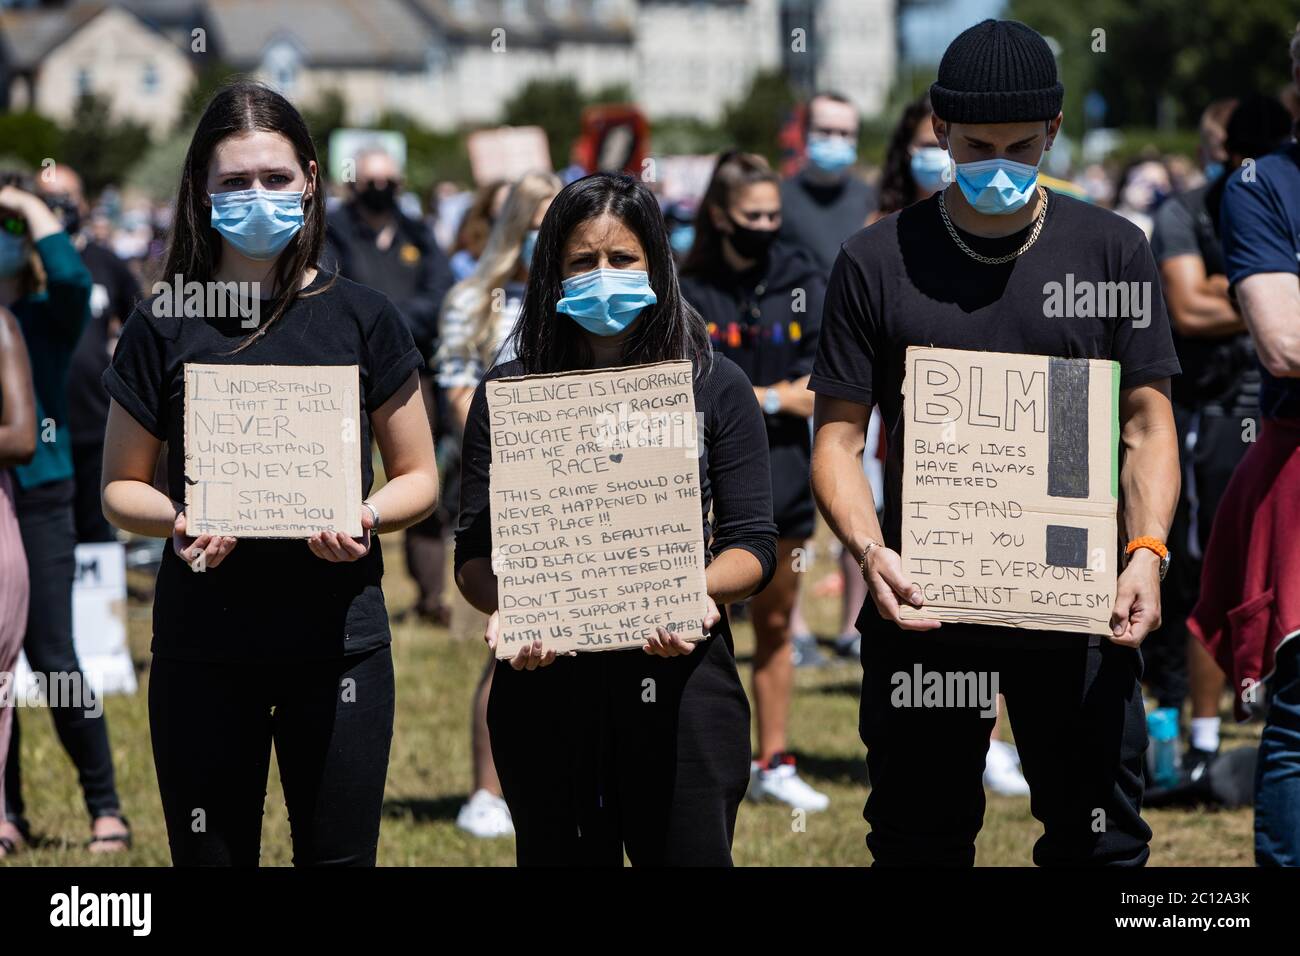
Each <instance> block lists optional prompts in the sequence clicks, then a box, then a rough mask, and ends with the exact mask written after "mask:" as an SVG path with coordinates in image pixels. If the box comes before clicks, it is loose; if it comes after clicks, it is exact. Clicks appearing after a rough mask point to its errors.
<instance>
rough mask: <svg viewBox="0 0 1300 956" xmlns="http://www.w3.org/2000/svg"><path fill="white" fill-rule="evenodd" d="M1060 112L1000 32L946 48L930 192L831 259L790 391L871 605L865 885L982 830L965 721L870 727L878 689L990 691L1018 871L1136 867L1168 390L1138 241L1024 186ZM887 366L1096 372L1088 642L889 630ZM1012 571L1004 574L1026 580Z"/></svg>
mask: <svg viewBox="0 0 1300 956" xmlns="http://www.w3.org/2000/svg"><path fill="white" fill-rule="evenodd" d="M1063 95H1064V88H1063V87H1062V86H1061V83H1060V82H1059V81H1058V79H1057V74H1056V63H1055V60H1054V58H1053V55H1052V52H1051V50H1050V49H1049V48H1048V45H1047V43H1046V41H1045V40H1044V39H1043V38H1042V37H1041V36H1039V35H1038V34H1037V33H1035V32H1034V31H1033V30H1032V29H1030V28H1029V27H1027V26H1025V25H1024V24H1022V23H1017V22H1014V21H994V20H985V21H984V22H983V23H980V24H977V25H976V26H974V27H971V28H970V29H969V30H967V31H966V32H964V33H962V34H961V35H960V36H959V37H957V39H955V40H954V41H953V42H952V44H951V45H950V46H949V48H948V51H947V52H946V53H945V54H944V57H943V61H942V62H941V63H940V65H939V75H938V80H937V82H936V83H935V84H934V85H933V86H932V87H931V88H930V100H931V103H932V104H933V106H934V118H933V124H934V132H935V135H936V137H937V138H938V141H939V145H940V146H942V147H943V148H945V149H947V150H948V151H949V153H950V155H951V157H952V161H953V164H954V169H953V176H952V177H951V179H952V181H951V182H950V184H949V185H948V186H947V187H946V188H945V189H943V190H941V191H940V192H939V193H937V194H936V195H935V196H933V197H932V198H930V199H927V200H923V201H921V202H918V203H916V204H914V205H912V206H909V207H907V208H905V209H903V210H902V211H901V212H898V213H895V214H893V215H891V216H888V217H886V218H884V219H882V220H881V221H879V222H877V223H875V224H874V225H872V226H870V227H868V228H867V229H864V230H862V231H860V232H858V233H857V234H855V235H854V236H852V237H851V238H849V239H848V240H847V241H846V242H845V243H844V245H843V246H842V247H841V250H840V254H839V257H838V259H837V260H836V263H835V267H834V270H833V271H832V273H831V279H830V286H829V288H828V290H827V293H826V303H825V307H824V311H823V318H822V339H821V343H820V347H819V351H818V355H817V360H816V364H815V366H814V368H813V373H812V377H811V380H810V382H809V388H811V389H812V390H813V391H815V392H816V393H817V400H816V443H815V446H814V452H813V478H812V481H813V491H814V493H815V494H816V497H817V501H818V505H819V507H820V508H821V511H822V514H823V515H824V516H825V517H826V520H827V522H828V523H829V524H830V526H831V528H832V529H833V530H834V531H835V533H836V535H837V536H838V537H839V539H840V540H841V541H842V542H843V543H844V545H845V546H846V547H848V548H850V549H852V552H853V553H854V554H855V555H858V556H859V557H860V558H861V565H860V566H861V568H862V572H863V576H864V577H865V578H866V580H867V586H868V589H869V592H870V594H871V597H872V601H870V602H867V604H866V606H865V607H864V608H863V611H862V614H861V615H860V616H859V618H858V622H857V623H858V629H859V630H860V631H861V632H862V636H863V640H862V664H863V680H862V701H861V710H860V715H859V732H860V734H861V736H862V740H863V742H864V743H865V744H866V745H867V767H868V772H869V776H870V779H871V786H872V789H871V794H870V797H869V799H868V800H867V806H866V812H865V817H866V819H867V822H868V823H869V825H870V832H869V833H868V836H867V846H868V848H869V849H870V850H871V853H872V855H873V857H874V859H875V862H876V863H877V864H882V865H899V864H902V865H943V864H948V865H970V864H972V863H973V862H974V859H975V837H976V835H977V834H978V833H979V830H980V827H981V825H982V823H983V815H984V789H983V786H982V780H981V778H982V773H983V769H984V757H985V753H986V751H987V750H988V744H989V733H990V730H991V729H992V726H993V721H994V718H993V716H992V715H991V714H989V713H988V711H987V710H986V709H981V708H980V707H978V706H976V707H961V706H946V707H904V706H894V704H895V702H896V696H897V695H895V694H894V693H893V691H894V688H895V687H896V686H897V682H896V678H897V675H899V674H900V673H901V674H905V675H906V674H912V673H914V669H917V668H919V669H922V670H923V671H925V672H940V673H946V674H953V673H954V672H956V673H960V674H969V673H971V672H974V673H976V674H984V675H989V676H991V677H992V678H993V679H996V681H997V684H996V685H995V688H996V689H997V690H1000V691H1001V692H1002V693H1003V695H1004V696H1005V698H1006V702H1007V711H1008V717H1009V718H1010V721H1011V726H1012V728H1013V730H1014V733H1015V739H1016V745H1017V747H1018V749H1019V751H1020V756H1021V762H1022V769H1023V770H1024V774H1025V778H1026V780H1027V781H1028V782H1029V785H1030V789H1031V792H1032V805H1031V806H1032V810H1033V813H1034V815H1035V816H1036V817H1037V818H1038V819H1039V820H1040V821H1041V822H1042V824H1043V831H1044V832H1043V836H1042V837H1041V838H1040V839H1039V840H1038V842H1037V843H1036V845H1035V846H1034V851H1033V858H1034V861H1035V862H1036V863H1038V864H1040V865H1052V864H1056V865H1084V864H1112V865H1128V866H1139V865H1142V864H1144V863H1145V862H1146V860H1147V857H1148V854H1149V850H1148V843H1149V841H1150V838H1151V830H1150V828H1149V827H1148V826H1147V825H1146V823H1145V822H1144V821H1143V820H1142V817H1141V803H1142V769H1143V768H1142V763H1143V754H1144V751H1145V750H1146V746H1147V733H1146V723H1145V714H1144V711H1143V706H1142V695H1141V692H1140V689H1139V686H1138V677H1139V675H1140V673H1141V667H1142V663H1141V656H1140V652H1139V650H1138V647H1139V645H1140V644H1141V643H1142V640H1143V638H1144V637H1145V636H1146V635H1147V634H1148V633H1149V632H1150V631H1152V630H1154V629H1155V628H1156V627H1158V626H1159V624H1160V578H1161V572H1162V570H1163V568H1164V567H1166V566H1167V563H1168V562H1167V560H1166V558H1167V555H1168V550H1167V549H1166V547H1165V545H1164V541H1165V538H1166V535H1167V532H1168V528H1169V522H1170V520H1171V517H1172V515H1173V511H1174V505H1175V502H1176V500H1177V497H1178V484H1179V472H1178V451H1177V445H1176V439H1175V432H1174V422H1173V415H1172V412H1171V409H1170V403H1169V378H1170V376H1172V375H1176V374H1178V372H1179V366H1178V360H1177V358H1176V356H1175V353H1174V349H1173V344H1172V342H1171V338H1170V334H1169V322H1168V320H1167V319H1166V317H1165V311H1164V303H1163V300H1162V299H1161V297H1160V286H1159V279H1158V276H1157V272H1156V266H1155V262H1154V261H1153V259H1152V256H1151V250H1150V248H1149V246H1148V245H1147V242H1146V238H1145V236H1144V235H1143V234H1142V232H1141V231H1139V230H1138V229H1137V228H1136V227H1134V226H1133V225H1132V224H1130V223H1128V222H1126V221H1125V220H1123V219H1121V218H1120V217H1119V216H1116V215H1114V214H1113V213H1110V212H1108V211H1106V210H1103V209H1099V208H1097V207H1094V206H1091V205H1089V204H1087V203H1084V202H1081V201H1078V200H1075V199H1073V198H1071V197H1069V196H1065V195H1057V194H1051V193H1048V191H1047V190H1046V189H1044V188H1043V187H1042V186H1041V185H1039V184H1038V182H1037V179H1038V164H1039V163H1040V162H1041V161H1042V156H1043V153H1044V151H1045V150H1047V149H1050V148H1051V145H1052V141H1053V139H1054V138H1055V136H1056V134H1057V131H1058V130H1059V129H1060V126H1061V101H1062V97H1063ZM1113 283H1125V284H1126V285H1125V288H1126V289H1127V290H1131V294H1130V295H1128V296H1127V298H1126V300H1124V302H1123V306H1122V307H1120V308H1115V307H1114V306H1116V305H1117V304H1118V303H1119V301H1120V300H1119V299H1118V297H1112V298H1111V301H1110V303H1109V305H1110V306H1111V308H1106V307H1102V308H1097V309H1094V308H1088V309H1074V308H1066V309H1064V310H1062V309H1061V308H1060V307H1059V306H1060V302H1061V298H1060V294H1059V290H1060V289H1062V288H1063V287H1064V288H1071V289H1085V288H1086V289H1092V290H1093V291H1094V292H1097V291H1100V290H1102V289H1107V288H1115V286H1113V285H1111V284H1113ZM911 345H925V346H936V347H941V348H953V349H966V350H980V351H995V352H1012V353H1021V354H1033V355H1049V356H1059V357H1064V358H1093V359H1109V360H1113V361H1115V362H1117V363H1119V366H1120V383H1119V387H1120V396H1119V404H1118V417H1119V420H1118V422H1117V425H1118V427H1119V429H1120V436H1121V437H1120V445H1121V450H1122V453H1123V458H1122V466H1121V469H1120V481H1119V487H1120V492H1121V494H1120V512H1119V514H1120V522H1121V529H1122V532H1123V535H1124V538H1125V540H1128V541H1129V542H1130V544H1131V547H1130V548H1126V549H1125V551H1126V553H1129V555H1130V556H1129V557H1128V559H1127V563H1126V564H1125V563H1124V562H1123V558H1122V557H1121V556H1120V555H1118V554H1116V555H1115V560H1117V562H1119V564H1118V566H1120V567H1122V568H1123V570H1122V571H1121V572H1120V574H1119V576H1118V586H1117V591H1116V594H1115V596H1114V600H1113V604H1112V607H1111V611H1112V614H1111V619H1110V624H1111V627H1112V632H1111V634H1110V636H1109V639H1103V638H1100V637H1096V636H1090V635H1086V634H1074V633H1067V632H1061V631H1036V630H1029V629H1021V628H1010V627H1001V626H991V625H979V624H970V623H964V622H957V621H955V620H953V619H952V618H951V617H950V618H949V620H947V621H946V622H944V623H943V624H942V626H940V622H939V621H938V620H937V619H910V618H909V619H900V614H899V606H900V604H907V605H910V606H911V607H912V608H922V607H923V606H924V603H925V602H924V600H923V594H922V591H921V589H920V587H919V586H918V585H916V584H915V583H914V582H912V581H911V580H910V579H909V578H908V577H907V575H906V573H905V571H904V568H903V564H902V560H901V558H900V556H899V551H900V550H901V504H902V502H901V497H902V494H901V492H902V460H903V448H904V440H905V438H906V436H905V435H904V434H903V431H904V422H903V415H902V384H903V376H904V360H905V355H906V350H907V347H908V346H911ZM876 404H879V405H880V408H881V412H882V415H883V418H884V421H885V423H886V427H887V428H888V430H889V455H888V460H887V462H886V478H885V493H886V505H885V520H884V530H883V533H882V531H881V528H880V525H879V524H878V523H877V521H876V516H875V511H874V509H873V508H872V505H871V501H872V498H871V492H870V490H869V489H868V488H867V486H866V481H865V479H864V478H863V476H862V469H861V466H860V464H859V456H860V455H861V454H862V449H863V436H864V434H865V431H866V427H867V421H868V417H869V415H870V412H871V409H872V406H873V405H876ZM979 494H980V492H979V491H978V490H973V491H972V495H974V496H978V495H979ZM993 494H996V492H995V493H993ZM1013 530H1014V529H1013ZM1138 539H1141V540H1138ZM1022 550H1025V553H1024V554H1017V555H1014V556H1015V557H1022V558H1024V559H1026V561H1033V560H1035V559H1034V558H1033V555H1032V554H1030V553H1029V549H1022ZM1038 560H1042V559H1041V558H1040V559H1038ZM936 613H937V612H936ZM949 703H951V702H949Z"/></svg>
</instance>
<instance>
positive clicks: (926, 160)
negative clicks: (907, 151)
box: [912, 146, 952, 193]
mask: <svg viewBox="0 0 1300 956" xmlns="http://www.w3.org/2000/svg"><path fill="white" fill-rule="evenodd" d="M951 169H952V159H951V158H950V157H949V156H948V151H947V150H946V149H940V148H939V147H938V146H922V147H921V148H920V149H918V150H917V151H916V152H915V153H913V154H912V180H913V182H915V183H916V188H917V189H921V190H924V191H925V192H930V193H933V192H938V191H939V190H940V189H942V188H943V187H944V184H945V183H950V182H952V173H951V172H950V170H951Z"/></svg>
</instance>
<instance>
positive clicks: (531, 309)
mask: <svg viewBox="0 0 1300 956" xmlns="http://www.w3.org/2000/svg"><path fill="white" fill-rule="evenodd" d="M605 213H609V214H610V215H611V216H613V217H614V218H615V219H617V220H619V222H621V223H622V224H623V225H625V226H626V227H627V228H628V229H630V230H632V232H633V233H635V234H636V237H637V239H638V240H640V242H641V248H642V249H643V250H644V252H645V260H646V272H647V273H648V274H649V279H650V287H651V288H652V289H654V293H655V296H656V298H657V299H658V302H656V303H655V304H654V305H652V306H648V307H646V309H644V310H643V311H642V312H641V315H640V317H639V318H638V319H637V323H636V326H635V327H634V328H633V330H632V333H631V335H630V336H629V337H628V341H627V344H626V346H625V348H624V350H623V360H624V362H625V364H627V365H645V364H647V363H650V362H665V361H672V360H682V359H686V360H689V361H690V362H691V363H692V364H693V365H694V366H695V374H696V376H697V377H702V376H704V375H706V374H707V373H708V369H709V366H710V364H711V359H712V347H711V346H710V345H709V333H708V330H707V329H706V328H705V325H704V320H703V319H702V318H701V317H700V314H699V313H698V312H696V311H695V309H693V308H692V307H691V306H690V305H689V304H687V302H686V300H685V299H683V298H682V295H681V292H680V290H679V289H678V286H677V273H676V272H675V271H674V269H673V254H672V249H671V248H670V247H669V245H668V230H667V229H666V228H665V226H664V217H663V214H662V213H660V211H659V203H658V202H657V201H656V200H655V197H654V195H653V194H652V193H651V192H650V190H649V189H647V188H646V187H645V186H643V185H642V184H641V183H640V182H639V181H637V180H636V179H634V178H633V177H631V176H625V175H621V174H614V173H594V174H593V175H590V176H585V177H583V178H582V179H578V180H575V181H573V182H571V183H570V184H569V185H568V186H566V187H564V189H562V190H560V193H559V195H557V196H556V197H555V200H554V201H553V202H552V203H551V208H550V209H548V210H547V212H546V216H545V218H543V219H542V226H541V229H540V230H538V233H537V245H536V246H535V247H534V249H533V259H532V264H531V266H530V268H529V270H528V289H527V291H526V292H525V293H524V302H523V306H522V308H521V309H520V312H519V319H518V320H517V321H516V323H515V328H514V331H513V332H511V333H510V341H511V343H512V344H513V346H514V354H515V355H516V356H517V357H518V358H519V359H520V360H521V361H522V363H523V366H524V372H525V373H526V374H530V375H531V374H535V373H539V372H545V373H552V374H554V373H558V372H568V371H573V370H575V369H585V368H590V367H591V353H590V349H588V348H587V344H586V341H585V340H584V338H583V336H582V335H580V334H579V330H578V326H577V325H575V324H574V323H573V322H572V321H570V319H569V318H568V316H563V315H559V314H558V313H557V312H556V311H555V304H556V303H557V302H559V301H560V299H561V298H563V296H564V290H563V288H562V281H563V276H564V247H565V244H566V243H567V242H568V240H569V236H570V235H571V234H572V233H573V230H574V229H576V228H577V227H578V226H580V225H581V224H583V223H585V222H588V221H590V220H592V219H597V218H599V217H600V216H601V215H603V214H605Z"/></svg>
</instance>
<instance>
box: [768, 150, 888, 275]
mask: <svg viewBox="0 0 1300 956" xmlns="http://www.w3.org/2000/svg"><path fill="white" fill-rule="evenodd" d="M875 208H876V196H875V193H873V192H872V190H871V187H870V186H868V185H867V184H866V183H864V182H863V181H862V180H860V179H858V177H856V176H853V175H849V176H846V177H845V178H844V179H843V180H841V181H840V182H838V183H830V184H822V183H815V182H813V181H812V180H810V179H809V178H808V177H807V176H805V175H804V174H802V173H800V174H799V175H797V176H794V177H793V178H791V179H787V180H785V181H784V182H782V183H781V235H782V236H783V237H784V238H785V239H786V240H788V241H789V242H791V243H793V244H794V245H797V246H801V247H803V248H804V249H807V250H808V251H809V252H811V253H812V255H813V258H814V259H815V260H816V262H817V264H818V265H819V266H820V267H821V269H822V272H823V274H829V273H830V271H831V266H832V265H834V264H835V257H836V256H837V255H839V251H840V244H841V243H843V242H844V240H845V239H847V238H849V236H851V235H853V234H854V233H855V232H857V231H858V230H859V229H861V228H862V227H863V226H865V225H866V224H867V217H869V216H870V215H871V213H872V212H873V211H874V210H875Z"/></svg>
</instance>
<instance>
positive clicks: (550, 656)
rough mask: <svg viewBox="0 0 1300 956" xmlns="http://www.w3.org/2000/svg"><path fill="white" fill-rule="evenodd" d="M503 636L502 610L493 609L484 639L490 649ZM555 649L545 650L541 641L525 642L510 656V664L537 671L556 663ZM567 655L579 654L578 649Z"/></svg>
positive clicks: (485, 629) (515, 667)
mask: <svg viewBox="0 0 1300 956" xmlns="http://www.w3.org/2000/svg"><path fill="white" fill-rule="evenodd" d="M500 637H501V612H500V611H493V612H492V613H491V615H489V616H488V620H487V627H486V628H484V630H483V640H484V641H485V642H487V646H488V650H490V651H495V650H496V649H497V641H498V640H499V639H500ZM555 656H556V654H555V651H554V650H549V651H543V650H542V642H541V641H533V642H532V643H530V644H525V645H524V646H523V647H521V648H519V650H518V651H516V652H515V656H514V657H512V658H510V666H511V667H513V668H514V669H515V670H517V671H522V670H530V671H535V670H537V668H539V667H549V666H550V665H552V664H554V663H555ZM564 656H565V657H575V656H577V651H568V652H567V653H566V654H565V655H564Z"/></svg>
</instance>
